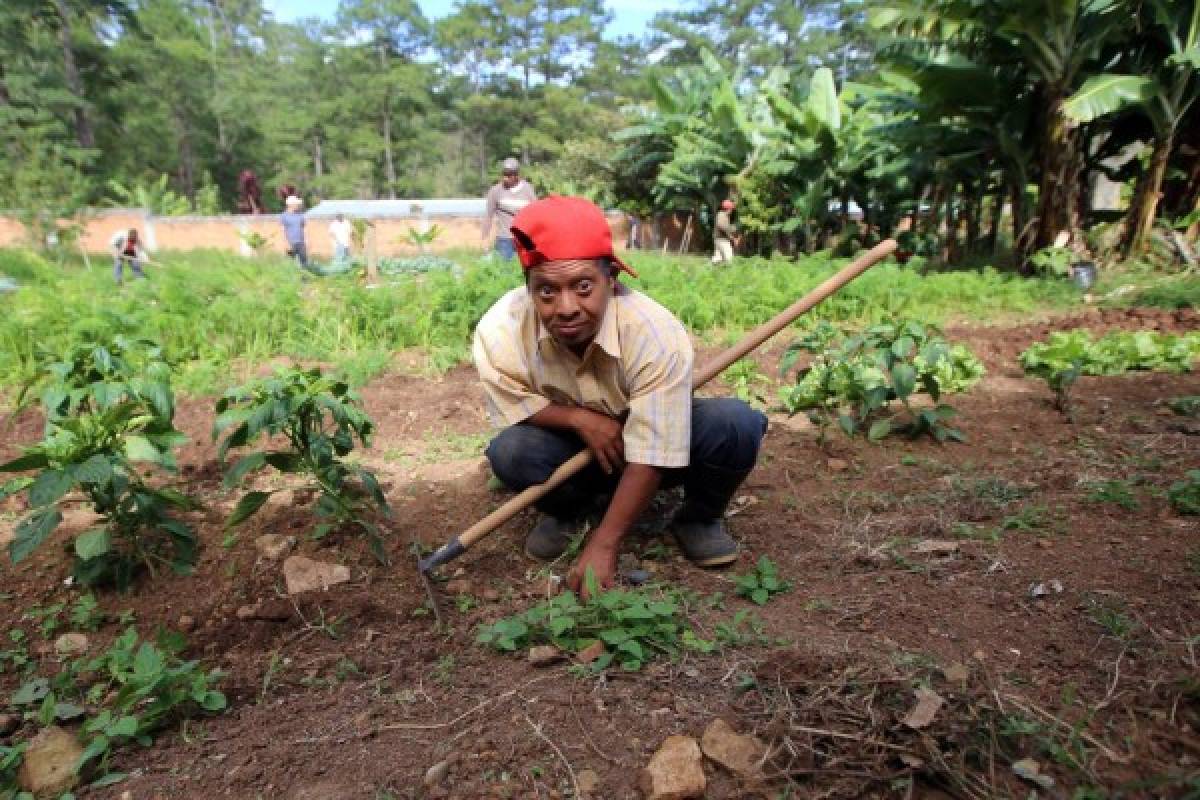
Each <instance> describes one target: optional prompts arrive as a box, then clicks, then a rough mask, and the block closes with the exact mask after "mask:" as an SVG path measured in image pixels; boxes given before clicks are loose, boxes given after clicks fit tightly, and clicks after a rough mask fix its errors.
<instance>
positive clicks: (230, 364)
mask: <svg viewBox="0 0 1200 800" xmlns="http://www.w3.org/2000/svg"><path fill="white" fill-rule="evenodd" d="M452 256H453V257H454V259H455V260H456V261H457V262H458V263H459V264H460V265H462V266H463V271H462V275H461V277H456V276H455V275H453V274H451V273H450V272H449V271H446V272H432V273H429V274H426V275H422V276H406V277H399V278H396V279H394V281H393V282H391V283H389V284H388V285H386V286H383V287H380V288H377V289H367V288H365V287H363V286H361V285H360V284H359V282H358V280H357V279H356V278H355V277H353V276H340V277H330V278H317V279H313V280H311V281H308V282H302V281H301V278H300V273H299V271H298V270H297V269H296V268H295V267H294V266H293V265H292V264H291V262H289V261H286V260H284V259H282V258H279V257H263V258H258V259H246V258H242V257H240V256H238V255H234V254H231V253H225V252H219V251H205V250H198V251H192V252H186V253H162V254H160V255H159V256H158V257H157V260H159V261H160V262H161V266H151V267H149V268H148V272H149V274H150V276H151V279H150V280H149V281H127V282H126V284H125V286H124V287H123V288H121V289H117V288H116V287H115V286H114V285H113V283H112V276H111V274H110V266H109V262H108V260H107V259H104V258H102V257H97V258H95V259H93V263H92V268H91V269H90V270H88V269H85V268H84V266H83V264H82V262H80V261H79V260H78V259H75V260H67V261H66V263H65V264H63V265H58V264H54V263H51V262H49V261H47V260H45V259H43V258H41V257H40V256H38V255H35V254H33V253H29V252H26V251H19V250H0V274H4V275H8V276H11V277H12V278H14V279H16V280H17V282H18V283H19V284H20V285H21V287H22V288H21V289H19V290H18V291H16V292H13V293H11V294H7V295H0V309H3V312H4V313H3V314H2V316H0V389H9V390H11V389H12V388H13V387H15V386H18V385H19V384H20V383H21V382H22V380H23V379H24V378H25V377H26V376H27V375H28V374H29V372H30V369H31V366H32V364H33V363H35V360H36V359H37V357H38V355H37V348H39V347H42V348H46V349H49V350H51V351H59V350H62V349H64V348H65V347H66V346H67V344H68V343H69V342H71V341H74V340H77V339H79V338H80V337H81V336H84V335H86V334H89V333H90V334H96V335H108V334H111V333H115V332H117V331H119V330H126V331H130V332H135V333H137V334H139V335H143V336H147V337H150V338H153V339H155V340H157V341H159V342H161V343H162V344H163V345H164V347H165V349H166V353H167V356H168V358H169V359H171V360H172V361H173V362H175V363H176V364H177V365H178V370H177V372H178V375H177V378H176V380H175V386H176V388H177V389H178V390H180V391H182V392H183V393H186V394H208V393H213V392H216V391H219V390H221V389H223V388H225V387H226V386H228V385H230V384H231V383H234V382H236V381H238V380H240V379H241V378H243V377H244V376H245V375H246V374H248V373H249V372H252V371H254V370H255V369H257V368H258V367H259V366H260V365H262V364H263V363H265V362H267V361H269V360H270V359H272V358H276V357H288V358H292V359H297V360H301V361H312V362H322V363H328V364H332V365H333V366H335V367H336V368H337V369H339V370H340V371H342V372H343V373H345V374H346V376H347V377H348V378H349V379H350V380H351V382H353V383H355V384H359V385H361V384H362V383H364V382H366V381H367V380H369V379H370V378H371V377H373V376H374V375H377V374H379V373H380V372H382V371H384V370H386V369H387V367H388V365H389V363H390V360H391V357H392V354H393V353H394V352H395V351H396V350H399V349H403V348H422V349H423V350H424V352H425V353H426V355H427V358H428V361H429V366H430V368H431V370H433V371H438V370H444V369H447V368H449V367H450V366H453V365H454V364H456V363H460V362H462V361H464V360H466V359H467V358H469V354H470V337H471V332H472V330H473V328H474V326H475V324H476V322H478V320H479V318H480V317H481V316H482V315H483V313H484V312H485V311H486V310H487V309H488V307H489V306H490V305H491V304H492V303H493V302H494V301H495V300H496V299H497V298H498V297H499V296H500V295H501V294H503V293H504V292H505V291H507V290H508V289H510V288H513V287H515V286H519V285H520V284H521V274H520V270H519V268H518V267H517V265H516V264H515V262H514V263H510V264H501V263H496V262H494V261H491V260H489V259H485V258H481V257H480V256H479V254H477V253H470V254H468V253H458V254H452ZM629 261H630V262H631V263H632V264H633V266H634V267H635V269H637V270H638V272H639V273H640V275H641V277H640V278H639V279H636V280H630V281H629V283H630V285H632V286H634V287H636V288H638V289H641V290H643V291H645V292H647V293H648V294H650V295H651V296H652V297H654V298H655V299H656V300H658V301H659V302H660V303H662V304H663V305H665V306H666V307H667V308H669V309H671V310H672V311H673V312H675V313H676V315H678V316H679V318H680V319H681V320H682V321H683V322H684V324H686V325H687V326H689V327H690V328H691V329H692V330H693V331H694V332H696V333H697V334H699V335H702V336H707V335H709V334H715V333H718V332H719V333H720V334H721V335H723V336H730V335H736V333H737V332H740V331H742V330H746V329H749V328H751V327H753V326H755V325H758V324H759V323H761V322H763V321H765V320H767V319H769V318H770V317H772V316H773V315H774V314H776V313H777V312H778V311H780V310H781V309H783V308H784V307H786V306H788V305H790V304H791V303H793V302H794V301H795V300H797V299H798V298H799V297H800V296H801V295H803V294H804V293H805V292H806V291H807V290H809V289H810V288H812V287H813V286H815V285H817V284H818V283H819V282H820V281H822V280H824V279H825V278H826V277H828V276H829V275H830V274H832V272H833V271H834V270H835V269H836V267H837V266H839V265H840V263H842V262H840V261H838V262H833V261H830V260H829V259H828V258H827V257H825V256H823V255H817V256H813V257H810V258H806V259H802V260H800V261H797V262H791V261H787V260H783V259H773V260H767V259H743V260H739V261H738V262H737V263H736V264H735V265H733V266H732V267H729V268H726V269H721V270H714V269H712V268H711V267H709V266H708V264H707V260H706V259H703V258H699V257H694V256H688V257H679V256H662V255H659V254H654V253H645V252H638V253H634V254H631V255H630V258H629ZM1077 302H1078V300H1077V293H1076V292H1075V291H1074V290H1073V289H1072V288H1071V286H1070V284H1068V283H1066V282H1063V281H1044V280H1028V279H1022V278H1018V277H1013V276H1010V275H1004V274H1001V273H998V272H996V271H994V270H990V269H985V270H981V271H958V272H950V273H938V274H932V275H928V276H924V277H923V276H921V275H918V274H916V273H915V272H914V271H912V270H906V269H904V268H902V267H899V266H896V265H892V264H887V265H881V266H879V267H876V268H875V269H873V270H871V271H870V272H868V273H867V274H866V275H864V276H863V277H862V278H860V279H858V280H857V281H855V282H854V283H853V284H851V285H850V286H848V287H847V288H846V289H844V290H843V291H842V292H840V293H838V294H837V295H836V296H834V297H832V298H830V299H829V300H828V301H826V302H825V303H824V304H822V305H821V306H819V307H818V308H817V309H816V310H815V311H814V312H812V313H811V314H809V315H808V316H807V317H806V318H805V320H804V323H803V324H804V325H812V324H814V323H816V322H818V321H820V320H828V321H830V322H834V323H842V324H865V323H872V322H878V321H880V320H885V319H893V318H897V317H900V316H916V317H919V318H921V319H923V320H926V321H929V322H934V323H944V322H946V321H948V320H950V319H953V318H964V319H972V320H983V319H997V318H1001V317H1005V316H1011V315H1012V314H1016V313H1023V312H1030V311H1034V310H1038V309H1050V308H1063V307H1067V306H1070V305H1072V304H1074V303H1077Z"/></svg>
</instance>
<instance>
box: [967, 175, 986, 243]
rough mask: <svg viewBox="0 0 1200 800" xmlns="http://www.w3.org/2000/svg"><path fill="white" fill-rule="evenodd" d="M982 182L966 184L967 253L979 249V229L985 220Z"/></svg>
mask: <svg viewBox="0 0 1200 800" xmlns="http://www.w3.org/2000/svg"><path fill="white" fill-rule="evenodd" d="M981 185H982V184H980V183H973V184H964V185H963V197H964V200H965V201H966V207H965V209H964V210H965V213H966V216H967V243H966V250H967V253H972V254H973V253H975V252H977V251H978V249H979V231H980V229H981V228H982V222H983V193H982V192H981V191H980V188H979V187H980V186H981Z"/></svg>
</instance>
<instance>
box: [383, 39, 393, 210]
mask: <svg viewBox="0 0 1200 800" xmlns="http://www.w3.org/2000/svg"><path fill="white" fill-rule="evenodd" d="M379 69H380V72H381V73H382V74H383V76H384V78H386V77H387V72H388V57H387V50H386V49H385V48H384V46H383V43H382V42H381V43H380V44H379ZM383 169H384V178H385V179H386V180H387V194H388V197H389V198H391V199H392V200H395V199H396V163H395V161H394V160H393V158H392V90H391V89H390V88H389V89H388V90H387V91H386V92H384V95H383Z"/></svg>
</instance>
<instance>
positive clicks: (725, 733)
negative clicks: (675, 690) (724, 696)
mask: <svg viewBox="0 0 1200 800" xmlns="http://www.w3.org/2000/svg"><path fill="white" fill-rule="evenodd" d="M700 749H701V750H703V751H704V755H706V756H708V757H709V758H710V759H712V760H713V761H715V762H717V763H718V764H720V765H721V766H722V767H725V769H727V770H729V771H730V772H735V773H737V774H738V775H748V776H749V775H756V774H758V771H759V762H760V761H761V759H762V757H763V755H764V754H765V753H766V751H767V748H766V747H765V746H764V745H763V743H762V742H760V741H759V740H758V739H757V738H755V737H753V736H749V735H744V734H740V733H738V732H737V731H735V730H734V729H733V728H731V727H730V726H729V723H727V722H725V720H723V719H715V720H713V721H712V723H711V724H709V726H708V728H706V729H705V731H704V736H703V737H702V738H701V739H700Z"/></svg>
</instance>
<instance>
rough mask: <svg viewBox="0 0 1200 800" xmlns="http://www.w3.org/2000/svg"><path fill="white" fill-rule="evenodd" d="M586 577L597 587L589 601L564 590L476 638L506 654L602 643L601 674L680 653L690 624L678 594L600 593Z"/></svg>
mask: <svg viewBox="0 0 1200 800" xmlns="http://www.w3.org/2000/svg"><path fill="white" fill-rule="evenodd" d="M587 578H588V580H589V582H590V583H591V587H592V589H591V592H590V597H591V599H590V600H589V601H588V602H586V603H585V602H582V601H580V600H579V598H578V597H576V596H575V595H574V594H572V593H570V592H563V593H561V594H558V595H555V596H554V597H552V598H550V599H549V600H547V601H546V602H544V603H540V604H538V605H536V606H534V607H533V608H531V609H529V610H528V611H525V612H523V613H521V614H516V615H514V616H511V617H506V618H504V619H501V620H499V621H498V622H495V623H493V624H491V625H485V626H483V627H482V628H481V629H480V630H479V634H478V637H477V641H478V642H480V643H481V644H487V645H491V646H492V647H494V648H496V649H497V650H500V651H503V652H514V651H516V650H520V649H524V648H526V647H529V646H531V645H537V644H552V645H554V646H555V647H558V648H559V649H560V650H564V651H566V652H569V653H577V652H579V651H581V650H584V649H586V648H588V647H590V646H592V645H594V644H595V643H596V642H601V643H603V645H604V653H603V654H602V655H601V656H600V657H599V658H597V659H595V660H594V661H592V662H591V664H590V667H591V669H592V670H593V671H596V672H599V671H601V670H604V669H606V668H607V667H608V666H609V665H610V664H613V663H616V664H618V665H619V666H620V667H621V668H622V669H625V670H630V671H634V670H639V669H641V668H642V666H643V665H644V664H646V663H647V662H649V661H652V660H653V659H655V658H657V657H659V656H673V655H675V654H676V653H678V652H679V649H680V647H681V643H682V637H683V634H684V632H685V630H686V627H685V625H684V621H683V616H682V606H681V604H680V602H679V599H678V598H677V597H676V596H674V595H673V594H671V593H669V592H664V593H658V594H657V595H656V594H653V593H651V592H650V591H649V590H645V589H642V590H632V589H628V590H627V589H612V590H609V591H606V592H600V591H599V589H598V587H597V586H596V581H595V577H594V576H593V575H592V574H591V573H590V572H589V573H588V576H587Z"/></svg>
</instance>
